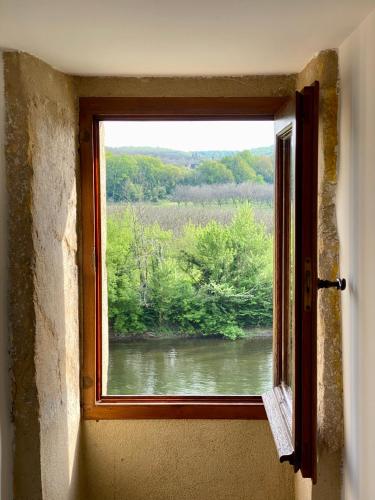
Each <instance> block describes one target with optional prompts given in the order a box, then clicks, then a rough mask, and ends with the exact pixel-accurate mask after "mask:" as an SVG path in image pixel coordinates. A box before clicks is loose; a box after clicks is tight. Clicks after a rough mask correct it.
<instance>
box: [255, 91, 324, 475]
mask: <svg viewBox="0 0 375 500" xmlns="http://www.w3.org/2000/svg"><path fill="white" fill-rule="evenodd" d="M318 125H319V83H318V82H314V84H313V85H311V86H307V87H304V89H303V90H302V92H296V96H295V120H294V124H293V123H292V124H288V125H287V126H286V127H285V128H283V129H282V130H281V131H280V132H279V133H278V134H277V135H276V155H275V159H276V162H275V163H276V165H275V199H276V224H275V226H276V227H275V238H276V241H275V286H274V292H275V293H274V315H275V316H274V317H275V325H274V387H273V389H272V390H271V391H268V392H267V393H266V394H264V395H263V401H264V403H265V409H266V412H267V416H268V420H269V423H270V426H271V430H272V433H273V436H274V441H275V444H276V448H277V452H278V455H279V458H280V461H281V462H284V461H287V462H289V463H290V464H291V465H293V467H294V470H295V472H297V471H298V470H300V471H301V474H302V476H303V477H305V478H311V479H312V481H313V483H315V482H316V480H317V292H318V288H319V283H318V281H319V280H318V274H317V266H318V251H317V235H318V206H317V205H318V192H317V188H318ZM293 126H295V241H294V245H295V248H294V255H295V269H294V311H293V314H294V360H293V361H294V370H293V373H294V376H293V387H288V385H287V383H286V382H287V380H286V379H287V378H288V377H287V373H288V364H289V363H290V362H291V360H289V359H288V349H287V348H286V346H287V343H288V335H289V333H288V330H289V328H287V325H286V321H285V317H286V316H288V314H287V313H288V307H289V303H288V301H289V260H288V259H289V255H290V240H289V234H290V233H289V217H290V215H289V209H290V194H289V193H290V166H291V163H290V160H291V156H290V152H291V138H292V135H293V134H292V132H293ZM287 144H289V151H288V147H286V145H287ZM286 163H289V168H287V169H286V170H287V171H285V169H284V167H285V164H286ZM285 220H288V223H287V224H286V225H285ZM286 226H288V227H286Z"/></svg>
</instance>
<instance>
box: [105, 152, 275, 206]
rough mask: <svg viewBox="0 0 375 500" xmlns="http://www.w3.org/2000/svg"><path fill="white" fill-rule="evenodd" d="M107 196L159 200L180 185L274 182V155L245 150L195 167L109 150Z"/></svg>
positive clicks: (122, 199) (123, 199)
mask: <svg viewBox="0 0 375 500" xmlns="http://www.w3.org/2000/svg"><path fill="white" fill-rule="evenodd" d="M106 163H107V168H106V174H107V199H108V200H109V201H113V202H121V201H128V202H136V201H159V200H163V199H166V198H168V197H170V196H171V195H172V193H173V192H174V191H175V189H176V187H177V186H180V185H191V186H202V185H213V184H231V183H232V184H233V183H235V184H242V183H245V182H252V183H258V184H264V183H269V184H271V183H272V182H273V171H274V169H273V161H272V158H271V157H267V156H254V155H253V154H252V153H251V152H250V151H242V152H240V153H237V154H235V155H233V156H227V157H224V158H222V159H221V160H220V161H218V160H204V161H202V162H201V163H200V164H199V165H198V166H197V167H196V168H194V169H193V168H187V167H182V166H177V165H172V164H170V163H163V162H162V161H161V160H160V159H159V158H155V157H150V156H144V155H113V154H111V153H108V154H107V159H106Z"/></svg>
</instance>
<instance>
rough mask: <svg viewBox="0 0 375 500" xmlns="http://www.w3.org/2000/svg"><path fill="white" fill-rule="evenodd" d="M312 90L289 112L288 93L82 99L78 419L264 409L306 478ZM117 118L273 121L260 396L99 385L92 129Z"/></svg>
mask: <svg viewBox="0 0 375 500" xmlns="http://www.w3.org/2000/svg"><path fill="white" fill-rule="evenodd" d="M316 95H317V86H315V87H311V88H310V87H308V88H306V89H305V90H304V92H303V93H302V94H298V95H297V102H296V108H295V110H292V113H291V114H290V116H288V117H287V119H286V118H285V113H284V114H283V110H284V109H288V106H290V100H288V99H286V98H279V97H269V98H81V99H80V151H81V183H82V283H83V295H82V300H83V349H84V350H83V396H82V397H83V411H84V416H85V418H90V419H103V418H108V419H114V418H253V419H264V418H267V417H266V412H265V408H266V410H267V415H268V419H269V421H270V424H271V428H272V430H273V433H274V437H275V442H276V444H277V447H278V450H279V455H280V459H281V460H289V461H290V462H291V463H293V464H294V466H295V469H296V470H298V469H299V468H301V469H302V470H303V473H304V475H309V477H314V456H315V455H314V454H315V448H314V446H315V444H314V442H315V441H314V433H315V426H316V423H315V421H316V409H315V406H316V395H315V394H316V387H315V385H316V382H315V379H316V375H315V370H316V368H315V364H316V345H315V344H316V338H315V323H316V291H315V287H314V283H315V281H316V140H317V139H316V138H317V135H316V126H317V120H316V116H317V115H316V102H317V97H316ZM288 102H289V104H288ZM121 120H123V121H127V122H136V121H163V120H164V121H165V120H167V121H180V122H182V121H190V122H191V121H202V120H207V121H218V120H220V121H229V120H234V121H246V120H263V121H264V120H275V125H276V129H277V131H278V132H277V136H276V184H275V191H276V193H275V196H276V198H275V199H276V219H275V221H276V227H275V231H276V233H275V235H276V236H275V237H276V244H275V260H274V262H275V274H274V284H275V286H274V349H273V355H274V388H273V389H272V390H270V391H268V392H267V393H266V394H265V395H264V398H263V399H264V404H263V400H262V397H261V395H259V394H258V395H246V394H245V395H238V394H237V395H231V394H229V395H228V394H214V395H212V394H211V395H194V394H190V395H181V394H180V395H178V394H177V395H174V394H172V395H170V394H167V393H164V394H157V395H155V394H154V393H153V394H147V393H145V394H135V395H134V394H126V395H121V394H115V392H117V391H112V390H110V391H108V390H107V379H106V377H107V373H106V370H103V362H104V366H106V364H105V363H107V357H108V338H105V336H106V334H105V329H106V328H107V326H108V319H107V311H106V298H105V297H103V294H105V293H106V292H105V291H106V280H107V276H106V272H105V266H106V262H105V254H106V249H105V245H106V242H107V239H106V234H105V232H106V228H105V227H103V226H104V224H103V220H104V217H105V215H103V207H104V205H105V203H106V200H105V187H103V186H104V184H103V170H104V169H101V168H100V165H101V163H102V164H103V161H102V162H101V158H100V156H101V154H102V150H101V142H100V134H101V132H100V131H101V128H102V126H103V122H106V121H121ZM294 158H295V161H294ZM314 245H315V246H314ZM301 293H302V295H301ZM145 392H147V391H145ZM280 422H282V424H283V425H281V427H280V425H279V424H280ZM302 422H303V425H302ZM277 428H279V429H281V437H280V434H279V433H278V432H276V431H275V429H277ZM280 443H281V444H280Z"/></svg>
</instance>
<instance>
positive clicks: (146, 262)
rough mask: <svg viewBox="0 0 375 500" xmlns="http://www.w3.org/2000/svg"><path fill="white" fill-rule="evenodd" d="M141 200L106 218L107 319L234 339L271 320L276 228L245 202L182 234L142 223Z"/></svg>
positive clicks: (114, 329)
mask: <svg viewBox="0 0 375 500" xmlns="http://www.w3.org/2000/svg"><path fill="white" fill-rule="evenodd" d="M137 212H138V210H137V205H130V204H129V205H128V206H127V207H123V208H122V209H121V210H117V211H112V212H111V213H110V214H109V217H108V225H107V231H108V232H107V271H108V301H109V326H110V330H111V333H112V334H116V335H118V336H121V335H127V334H137V333H139V334H141V333H145V332H150V331H151V332H154V333H163V332H174V333H177V334H189V335H219V336H223V337H226V338H230V339H236V338H238V337H241V336H243V335H245V331H246V329H247V328H250V327H253V326H268V325H270V324H271V323H272V235H270V234H269V233H268V232H267V230H266V228H265V226H264V225H263V224H260V223H258V222H256V221H255V219H254V213H253V208H252V207H251V205H250V204H249V203H246V202H245V203H242V204H240V206H239V207H238V208H236V209H235V212H234V214H233V217H232V219H231V220H230V221H229V222H228V223H227V224H222V223H219V222H217V221H215V220H211V221H210V222H208V223H207V224H205V225H201V224H193V223H192V222H189V223H187V224H186V225H185V226H184V227H183V229H182V231H180V233H179V234H174V232H173V231H172V230H166V229H163V228H162V227H161V226H160V224H159V223H149V224H144V222H142V217H141V215H139V213H137Z"/></svg>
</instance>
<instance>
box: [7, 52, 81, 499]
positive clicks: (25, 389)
mask: <svg viewBox="0 0 375 500" xmlns="http://www.w3.org/2000/svg"><path fill="white" fill-rule="evenodd" d="M5 69H6V92H7V117H8V134H7V169H8V192H9V217H10V222H11V224H10V280H11V282H10V320H11V333H12V340H13V342H12V347H13V377H14V384H13V414H14V420H15V428H16V433H15V466H14V476H15V482H14V488H15V498H16V499H25V500H26V499H27V500H34V499H35V500H37V499H39V498H44V499H48V500H58V499H68V498H75V497H76V486H77V478H76V472H77V467H75V465H76V464H75V461H76V454H77V442H78V430H79V416H80V410H79V327H78V273H77V264H76V253H77V229H76V213H77V194H76V173H77V140H76V137H77V113H76V96H75V93H74V85H73V80H72V79H71V78H70V77H66V76H65V75H62V74H61V73H58V72H56V71H54V70H52V69H51V68H50V67H49V66H47V65H46V64H44V63H42V62H41V61H39V60H37V59H35V58H32V57H30V56H28V55H26V54H19V53H7V54H5Z"/></svg>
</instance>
